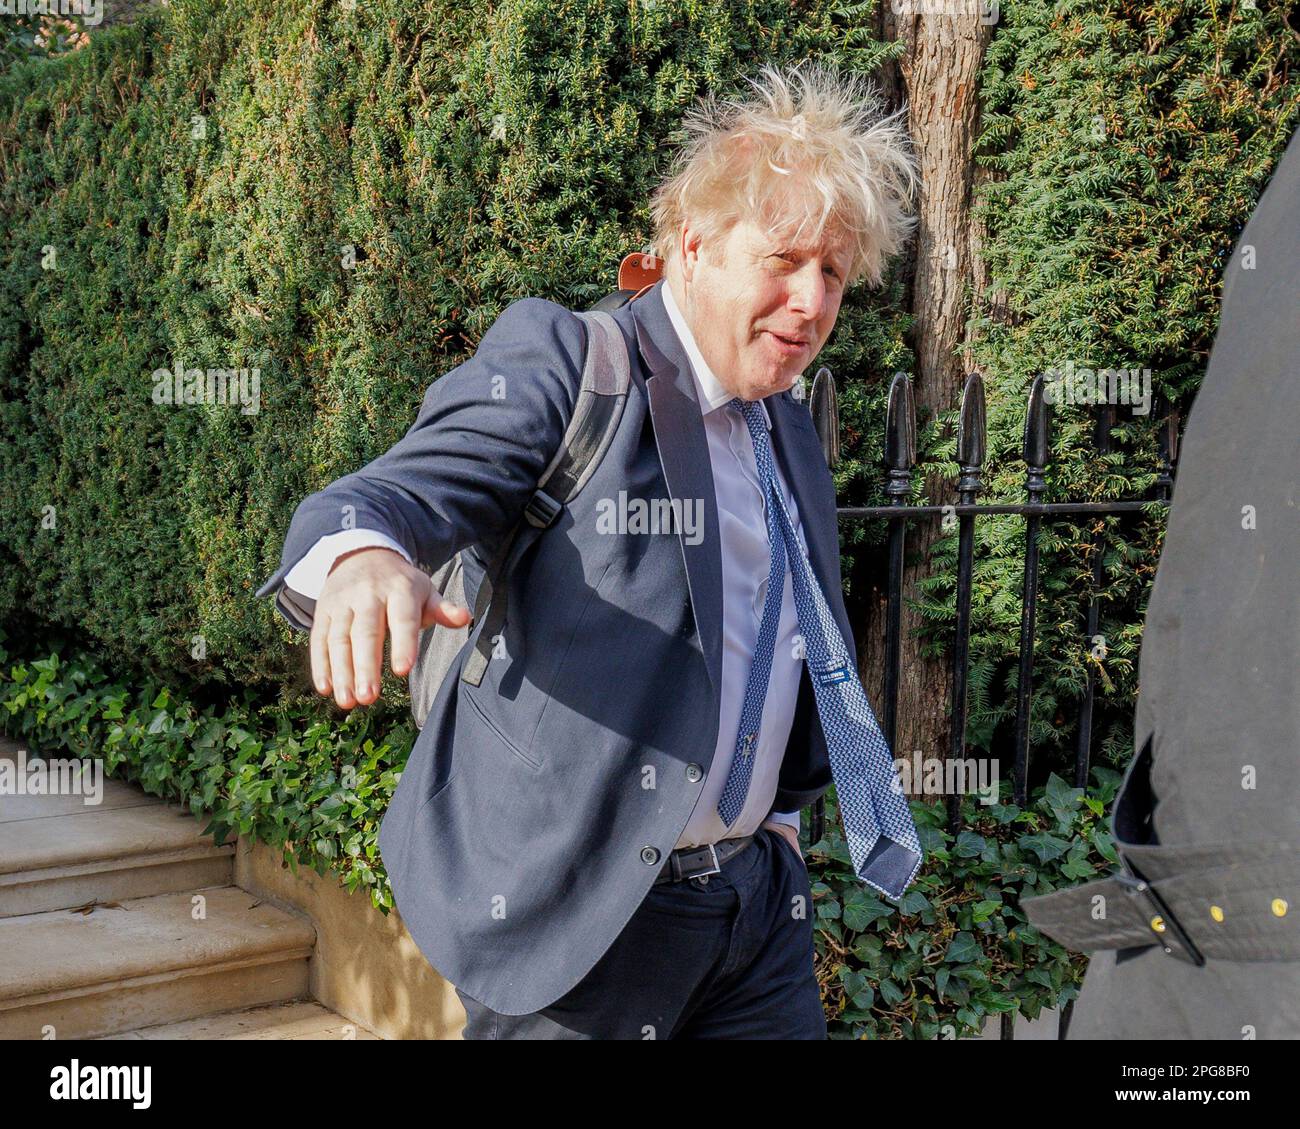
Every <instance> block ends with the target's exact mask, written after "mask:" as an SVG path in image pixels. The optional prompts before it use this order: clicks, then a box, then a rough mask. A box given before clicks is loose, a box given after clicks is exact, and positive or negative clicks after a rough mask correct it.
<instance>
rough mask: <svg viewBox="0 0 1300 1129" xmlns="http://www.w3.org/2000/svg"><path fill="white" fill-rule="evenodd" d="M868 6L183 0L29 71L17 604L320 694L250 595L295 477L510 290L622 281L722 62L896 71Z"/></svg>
mask: <svg viewBox="0 0 1300 1129" xmlns="http://www.w3.org/2000/svg"><path fill="white" fill-rule="evenodd" d="M417 9H418V11H417ZM853 11H854V9H847V10H846V9H845V8H843V7H842V6H841V5H838V4H834V3H826V2H816V3H802V4H798V5H796V6H794V8H791V6H790V5H789V4H788V3H787V2H786V0H771V2H765V3H754V4H748V5H744V6H733V5H728V4H699V5H693V6H690V7H687V8H682V7H680V6H678V5H675V4H660V5H657V6H654V7H646V8H645V9H644V10H642V9H641V8H638V7H635V6H634V8H633V9H632V11H631V13H629V9H628V8H627V6H626V5H622V4H613V3H606V2H591V0H582V2H569V3H559V4H558V5H557V4H555V3H542V2H540V0H509V2H506V3H501V4H497V5H495V6H494V7H492V8H491V10H490V11H489V10H484V9H480V8H475V7H473V6H466V5H463V4H451V3H434V4H430V5H425V6H418V5H411V4H407V3H402V2H397V0H380V2H378V3H374V4H365V5H357V7H356V10H355V11H354V12H351V13H349V12H347V11H346V10H345V9H344V8H343V6H342V5H340V4H337V3H332V2H331V3H318V4H309V5H305V6H292V5H291V6H286V5H282V4H273V3H270V2H269V0H236V2H226V0H221V2H211V0H177V2H176V3H174V4H172V5H171V7H170V9H169V10H165V11H161V12H157V13H154V14H152V15H151V16H149V17H148V18H147V19H145V20H143V21H141V22H140V23H137V24H135V25H133V26H131V27H129V28H125V29H110V30H106V31H104V32H102V33H99V34H98V35H97V36H96V37H95V38H94V39H93V41H92V44H91V46H90V47H89V48H88V49H84V50H81V51H77V52H75V53H73V54H71V55H66V56H63V57H60V58H57V59H54V60H49V61H40V62H37V63H33V64H28V65H27V66H22V67H18V68H16V69H15V70H14V71H13V72H11V73H9V74H7V75H4V76H3V77H0V222H3V224H4V226H5V229H6V231H7V232H8V233H9V236H10V237H9V238H8V239H6V240H5V241H4V243H3V246H0V259H2V261H3V270H2V271H0V274H2V276H3V281H0V306H2V309H0V319H3V321H2V322H0V400H3V406H2V408H0V410H2V411H3V416H0V471H2V472H3V475H4V480H5V482H6V485H7V486H8V487H10V489H7V490H6V492H5V495H4V497H3V498H0V560H2V561H3V565H4V566H6V567H0V622H5V623H9V624H10V625H11V626H21V627H22V628H23V629H24V630H36V631H39V630H40V629H41V628H42V626H43V625H54V626H58V627H61V628H64V629H67V630H76V631H78V632H80V633H81V634H82V635H83V636H84V637H85V638H86V640H87V642H88V643H91V644H93V645H94V647H95V648H96V649H97V650H98V651H99V652H100V654H101V655H102V656H103V657H104V658H105V660H106V661H108V662H110V663H111V664H113V665H114V666H115V667H117V668H119V669H126V668H135V669H138V670H143V672H145V673H148V674H150V675H152V676H154V677H159V678H167V679H180V680H181V681H182V682H184V683H187V684H189V685H193V686H203V685H207V686H208V688H209V692H215V691H216V689H218V688H220V687H222V686H227V687H229V686H234V685H239V686H260V687H262V688H263V692H264V693H265V694H267V695H268V696H271V695H273V694H274V693H275V692H276V691H277V690H279V689H280V688H282V687H289V688H290V689H291V691H292V692H295V693H296V692H302V691H304V690H305V683H304V682H303V681H302V680H301V678H300V675H301V667H302V662H303V660H302V657H301V653H300V652H295V651H293V650H291V649H290V648H288V647H286V646H285V645H284V642H285V640H286V639H288V638H289V635H288V633H287V629H286V628H285V627H284V625H283V623H282V622H281V621H280V620H279V618H278V617H277V616H275V615H274V614H273V611H272V609H271V607H270V605H269V604H268V603H266V602H258V601H253V600H252V599H251V598H250V597H251V594H252V592H253V590H254V589H255V588H256V587H257V586H258V585H259V584H260V583H261V581H262V580H264V579H265V578H266V577H267V576H268V575H270V573H271V572H272V571H274V568H275V567H276V565H277V564H278V560H279V550H280V546H281V543H282V539H283V535H284V533H285V531H286V529H287V527H288V522H289V518H290V516H291V514H292V511H293V508H294V506H295V505H296V504H297V503H298V501H300V500H301V499H302V498H303V497H304V496H305V495H307V494H308V493H310V492H312V491H314V490H317V489H319V488H321V487H323V486H324V485H325V484H327V483H328V482H329V481H331V480H332V479H334V478H336V477H338V476H339V475H341V474H344V473H346V472H348V471H351V470H354V469H356V468H357V467H358V466H360V465H361V464H362V463H364V462H365V461H367V460H369V459H370V458H373V457H375V456H376V455H378V454H380V453H381V452H382V451H384V450H385V449H386V448H387V447H389V446H390V445H391V444H392V443H393V442H395V441H396V440H397V439H398V438H400V436H401V435H402V434H403V433H404V432H405V430H406V429H407V428H408V427H409V426H410V424H411V422H412V421H413V420H414V418H415V415H416V412H417V410H418V407H419V404H420V401H421V399H422V398H423V395H424V391H425V389H426V387H427V386H428V385H429V384H430V383H432V382H433V381H434V380H436V379H437V377H438V376H440V375H441V374H442V373H443V372H445V371H447V370H448V369H450V368H451V367H453V366H454V365H455V364H457V363H459V362H460V361H462V360H464V359H466V357H467V356H469V355H470V353H471V352H472V349H473V346H474V344H475V343H476V342H477V340H478V339H479V337H481V336H482V334H483V332H484V331H485V330H486V329H487V327H488V326H489V325H491V324H492V322H493V320H494V319H495V318H496V316H497V315H498V314H499V313H500V311H501V310H502V309H503V308H504V307H505V306H506V305H508V304H509V303H510V302H511V301H513V300H515V299H516V298H518V297H520V296H523V295H526V294H535V295H544V296H546V297H550V298H554V299H556V300H559V301H564V302H566V303H568V304H570V305H576V306H585V305H590V304H591V303H592V302H593V301H595V300H596V299H597V298H598V297H600V296H602V295H604V294H605V293H607V292H608V291H609V290H611V289H613V287H614V270H615V266H616V265H617V262H618V260H619V259H620V258H621V257H622V255H623V254H625V253H626V252H627V251H629V250H634V249H636V248H638V247H641V246H642V245H643V244H644V243H645V241H646V237H647V235H648V232H649V228H648V213H647V211H646V197H647V196H648V193H649V189H650V188H651V187H652V186H653V184H654V183H656V182H657V180H658V179H659V177H660V176H661V175H662V172H663V169H664V166H665V163H666V159H667V156H668V154H669V152H670V149H671V143H672V139H673V133H674V131H675V130H676V129H677V128H678V126H679V122H680V119H681V117H682V115H683V113H684V112H685V110H686V109H687V108H688V107H689V105H690V104H691V103H692V102H693V101H694V99H695V97H696V95H697V93H698V92H699V90H700V89H701V87H702V86H703V85H705V84H707V85H709V86H713V87H726V86H739V84H740V83H741V81H742V80H741V75H742V73H744V72H749V71H752V70H753V69H754V66H755V65H756V63H757V61H758V60H760V59H763V60H766V59H768V58H776V59H781V58H791V59H793V58H798V57H802V56H804V55H806V54H809V53H817V54H821V55H825V56H827V57H829V58H832V59H835V60H838V61H839V64H840V65H841V66H844V67H846V68H849V67H851V68H855V69H865V70H870V69H872V68H874V67H876V66H877V65H878V63H879V61H880V59H881V58H882V57H883V56H884V55H885V54H886V49H885V48H884V47H882V46H881V45H880V44H878V43H875V42H874V41H872V40H870V39H869V38H864V37H863V36H862V35H861V34H860V32H859V31H858V30H857V28H856V27H854V26H853V24H852V22H851V21H846V16H849V15H851V14H852V12H853ZM44 247H51V248H53V253H54V269H45V268H44V267H43V258H44V259H45V260H46V265H48V255H47V254H43V252H42V248H44ZM898 297H899V296H898V294H897V293H896V292H895V293H892V294H886V295H884V296H876V297H867V296H865V295H864V296H863V297H862V299H861V301H860V304H859V307H858V308H857V309H855V310H854V311H853V313H852V314H851V315H850V316H849V317H848V318H846V321H847V322H848V324H849V325H850V326H851V327H852V329H851V332H852V337H853V344H852V346H851V353H852V355H853V357H854V358H855V359H856V360H858V361H860V362H861V363H862V364H863V366H864V367H865V368H870V369H871V370H873V371H874V370H879V369H881V368H883V367H886V366H892V365H895V364H898V363H900V361H901V360H902V359H903V358H905V356H906V351H905V349H904V347H903V345H902V344H901V342H902V335H903V328H904V321H903V318H902V317H901V315H900V314H899V313H898V311H897V309H896V304H897V299H898ZM848 332H849V331H847V330H846V331H845V336H847V335H848ZM176 364H179V365H181V366H182V367H183V368H185V369H189V368H202V369H205V370H206V369H213V368H221V369H239V368H247V369H249V370H250V375H251V370H252V369H253V368H257V369H258V370H259V373H260V401H259V405H258V406H259V410H258V411H257V412H255V413H254V412H248V413H245V412H243V411H242V410H241V409H240V407H239V406H238V405H237V404H231V405H206V404H200V405H188V406H181V407H176V406H165V405H156V404H154V403H153V402H152V393H153V391H154V381H153V380H152V377H151V374H152V373H153V372H154V371H155V370H157V369H160V368H171V367H172V366H174V365H176ZM250 390H251V389H250ZM47 507H52V509H47ZM51 513H52V514H53V517H54V520H55V522H56V524H55V527H54V528H46V527H43V523H42V517H43V515H48V514H51ZM46 524H48V522H47V523H46ZM196 656H200V657H196Z"/></svg>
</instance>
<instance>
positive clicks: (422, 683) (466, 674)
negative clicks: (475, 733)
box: [408, 254, 663, 728]
mask: <svg viewBox="0 0 1300 1129" xmlns="http://www.w3.org/2000/svg"><path fill="white" fill-rule="evenodd" d="M662 265H663V264H662V262H661V261H660V260H658V259H655V258H653V257H652V256H648V255H642V254H632V255H628V256H627V257H626V258H625V259H624V260H623V262H622V264H620V267H619V276H618V281H619V289H618V290H617V291H615V292H614V293H612V294H609V295H606V296H605V297H604V298H602V299H601V300H600V301H599V302H597V303H596V305H595V306H593V307H592V308H591V309H590V310H585V311H581V312H579V313H578V315H577V316H578V317H579V318H581V319H582V321H583V322H584V323H585V325H586V329H587V345H586V352H585V356H584V358H583V366H582V385H581V387H580V388H579V390H578V398H577V401H576V402H575V404H574V408H573V415H572V417H571V418H570V420H569V424H568V427H567V428H566V430H565V432H564V438H563V439H562V440H561V441H560V447H559V450H557V451H556V452H555V454H554V456H553V457H552V458H551V461H550V463H549V464H548V465H547V467H546V470H545V471H544V472H543V473H542V477H541V479H540V480H539V481H538V483H537V489H536V491H535V493H534V494H533V496H532V499H531V500H530V501H529V503H528V505H527V506H526V507H525V508H524V515H523V517H522V518H521V519H520V520H519V522H517V523H516V525H515V527H514V528H513V529H512V530H511V532H510V533H509V534H508V535H507V536H506V537H505V538H504V539H503V541H502V543H501V545H500V547H499V548H498V550H497V552H496V553H495V555H494V556H493V557H492V559H491V560H489V561H488V562H487V564H486V567H485V569H484V572H483V578H482V580H481V581H480V583H479V586H478V591H477V593H476V595H475V599H474V608H473V615H472V616H471V618H470V621H469V622H468V623H467V624H465V625H464V626H463V627H446V626H444V625H442V624H435V625H434V626H433V627H430V628H426V629H425V630H424V631H422V632H420V650H419V655H418V657H417V658H416V661H415V665H414V666H413V667H412V668H411V672H410V675H409V678H408V684H409V687H410V693H411V716H412V717H413V718H414V719H415V724H416V726H417V727H419V728H423V726H424V721H425V718H427V717H428V716H429V709H430V707H431V706H432V705H433V700H434V698H435V697H437V694H438V690H439V688H440V687H441V686H442V683H443V681H444V680H445V679H446V677H447V675H448V674H449V673H450V672H451V671H452V669H453V668H454V667H455V665H456V660H457V658H458V657H459V656H460V653H461V651H462V649H463V648H464V646H465V643H466V641H467V640H468V639H469V636H470V635H471V634H472V633H473V632H474V630H475V629H476V627H478V628H479V630H478V638H477V639H476V640H475V644H474V647H473V649H472V650H471V651H470V652H469V654H468V655H467V656H466V658H465V661H464V664H463V666H462V669H461V675H460V676H461V678H462V679H463V680H464V681H465V682H468V683H470V684H471V685H474V686H477V685H479V684H480V682H481V681H482V679H483V674H484V672H485V671H486V670H487V664H488V660H489V659H490V658H491V657H492V640H493V638H494V637H495V636H496V635H497V634H498V633H499V632H500V630H501V626H502V624H504V623H505V618H506V602H507V601H506V593H507V589H508V584H507V581H508V580H509V577H510V573H511V571H512V570H513V569H514V566H515V565H516V564H517V563H518V561H519V560H520V558H521V557H522V556H523V554H524V553H525V552H526V551H527V549H528V548H529V546H530V545H532V544H533V542H535V541H536V540H537V538H538V537H540V536H541V535H542V534H543V533H544V532H545V531H546V529H548V528H549V527H550V526H551V524H552V523H553V522H554V521H555V519H556V518H557V517H558V516H559V514H560V512H561V511H562V510H563V509H564V507H565V506H566V505H567V504H568V502H569V501H570V499H572V498H573V497H574V496H575V495H576V494H577V493H578V491H579V490H581V489H582V488H583V487H584V486H585V485H586V484H587V480H588V479H589V478H590V477H591V476H592V474H593V473H594V472H595V470H596V468H597V467H598V466H599V465H600V460H601V458H602V457H603V456H604V454H605V451H606V450H607V449H608V448H609V445H610V443H611V442H612V441H613V438H614V432H615V431H617V430H618V425H619V421H620V420H621V419H622V417H623V406H624V404H625V403H626V402H627V390H628V386H629V384H630V383H631V378H632V376H631V367H630V361H629V358H628V352H627V343H626V342H625V341H624V340H623V332H622V330H620V329H619V328H618V325H617V323H616V322H615V321H614V319H613V318H612V317H611V316H610V313H609V311H611V310H616V309H618V308H619V307H621V306H624V305H626V304H627V303H628V302H630V301H632V300H633V299H635V298H639V297H640V296H641V295H642V294H643V293H645V291H646V290H647V289H649V287H650V286H651V285H653V283H654V282H655V281H657V279H658V278H659V276H660V271H661V269H662ZM461 558H462V554H461V553H455V554H453V555H452V557H451V559H450V560H448V561H447V562H446V564H444V565H442V566H441V567H440V568H438V569H436V570H435V571H434V572H432V573H430V576H429V578H430V580H432V581H433V586H434V587H435V588H436V589H437V590H438V591H439V592H440V593H441V594H442V596H443V598H444V599H447V600H450V601H452V602H453V603H455V604H459V605H460V606H461V607H467V606H468V602H467V600H466V595H465V576H464V562H463V561H462V559H461ZM480 624H481V627H479V625H480Z"/></svg>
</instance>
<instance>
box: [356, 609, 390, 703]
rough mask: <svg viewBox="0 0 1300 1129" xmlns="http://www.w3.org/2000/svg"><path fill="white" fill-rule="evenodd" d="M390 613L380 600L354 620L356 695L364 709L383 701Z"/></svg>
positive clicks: (362, 611) (359, 611) (360, 611)
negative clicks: (380, 693) (381, 698)
mask: <svg viewBox="0 0 1300 1129" xmlns="http://www.w3.org/2000/svg"><path fill="white" fill-rule="evenodd" d="M387 619H388V613H387V610H386V607H385V605H384V603H383V602H382V601H380V600H374V601H367V602H366V603H365V604H364V605H362V607H360V608H358V609H357V612H356V614H355V615H354V616H353V617H352V632H351V634H352V673H353V678H354V679H355V682H354V683H353V693H355V694H356V696H357V701H359V702H360V703H362V705H367V706H368V705H370V703H371V702H373V701H375V700H376V699H377V698H378V697H379V691H380V689H381V683H380V676H381V674H382V673H383V669H384V632H385V629H386V626H387Z"/></svg>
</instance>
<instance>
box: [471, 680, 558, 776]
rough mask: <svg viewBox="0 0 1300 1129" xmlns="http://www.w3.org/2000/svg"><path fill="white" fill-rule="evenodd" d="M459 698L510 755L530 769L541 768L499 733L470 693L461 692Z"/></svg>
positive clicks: (497, 727)
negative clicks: (471, 707) (467, 703)
mask: <svg viewBox="0 0 1300 1129" xmlns="http://www.w3.org/2000/svg"><path fill="white" fill-rule="evenodd" d="M460 696H461V697H462V698H464V699H465V700H466V701H467V702H469V704H470V705H471V706H473V707H474V712H475V713H476V714H478V716H479V720H480V721H482V722H483V724H484V725H486V726H487V727H488V728H489V729H490V730H492V732H493V733H495V734H496V736H497V739H498V740H499V741H500V742H501V743H502V744H503V745H504V746H505V747H506V748H507V749H509V750H510V751H511V752H512V753H514V755H515V756H517V757H518V758H519V759H520V760H521V761H523V762H524V763H525V764H526V765H528V766H529V767H530V768H534V769H540V768H541V767H542V764H541V762H540V761H539V760H537V759H536V758H535V757H533V756H532V755H531V754H530V753H527V752H525V751H524V750H523V749H521V748H520V747H519V746H518V745H517V744H515V742H514V741H512V740H511V739H510V738H509V737H507V736H506V735H505V734H504V733H502V732H501V729H500V727H499V726H498V725H497V724H496V722H494V721H493V720H492V719H491V718H490V717H488V715H487V714H486V713H485V712H484V710H483V707H482V706H480V705H479V704H478V702H476V701H475V700H474V695H473V694H472V693H466V692H464V691H462V692H461V695H460Z"/></svg>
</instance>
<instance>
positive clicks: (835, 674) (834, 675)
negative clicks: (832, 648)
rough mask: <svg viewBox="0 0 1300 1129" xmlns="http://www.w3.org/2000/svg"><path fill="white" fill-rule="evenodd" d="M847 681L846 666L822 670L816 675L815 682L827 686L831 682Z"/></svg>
mask: <svg viewBox="0 0 1300 1129" xmlns="http://www.w3.org/2000/svg"><path fill="white" fill-rule="evenodd" d="M848 679H849V668H848V667H847V666H836V667H832V668H831V669H830V670H823V671H822V672H821V673H820V674H818V675H817V681H818V682H820V683H821V684H822V685H823V686H829V685H831V683H833V682H847V681H848Z"/></svg>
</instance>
